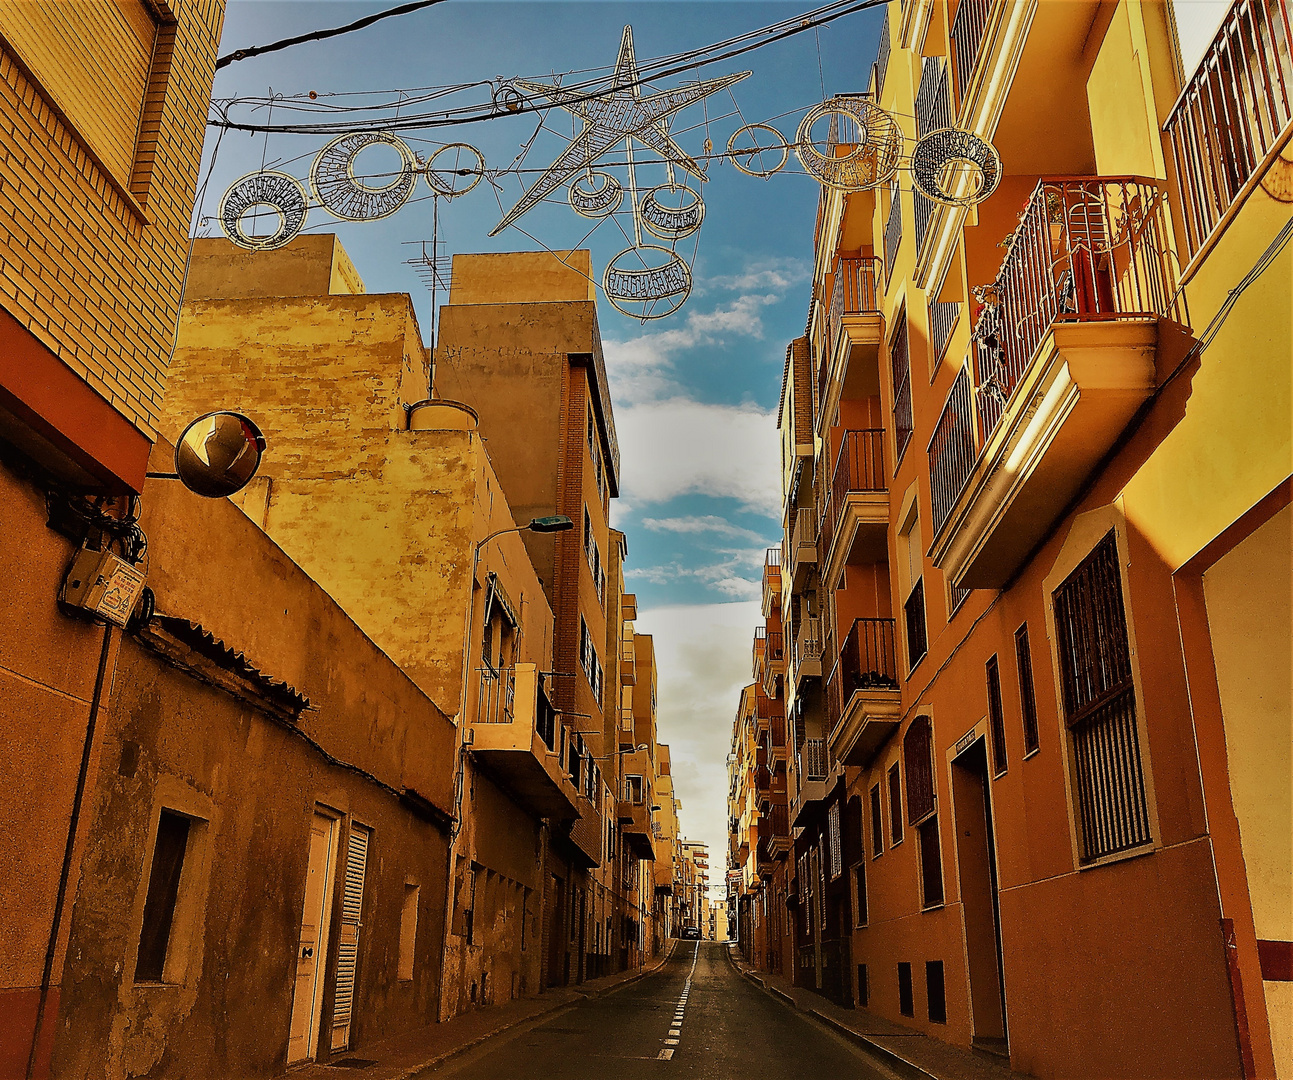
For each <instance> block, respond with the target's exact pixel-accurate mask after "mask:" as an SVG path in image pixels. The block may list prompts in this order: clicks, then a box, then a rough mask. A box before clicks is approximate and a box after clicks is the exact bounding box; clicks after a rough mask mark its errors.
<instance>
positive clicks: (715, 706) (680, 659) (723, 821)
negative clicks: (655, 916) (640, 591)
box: [635, 602, 760, 885]
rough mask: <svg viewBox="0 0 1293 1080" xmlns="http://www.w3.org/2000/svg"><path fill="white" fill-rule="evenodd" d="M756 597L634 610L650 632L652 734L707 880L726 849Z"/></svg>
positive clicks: (716, 873) (716, 881) (716, 876)
mask: <svg viewBox="0 0 1293 1080" xmlns="http://www.w3.org/2000/svg"><path fill="white" fill-rule="evenodd" d="M759 621H760V611H759V605H758V604H757V603H748V602H747V603H732V604H703V605H678V606H669V607H658V608H649V609H646V610H643V611H641V612H639V613H638V619H637V622H636V624H635V629H636V630H637V632H638V633H640V634H651V635H653V637H654V639H655V655H656V665H657V679H658V683H659V722H658V723H659V737H660V741H661V742H665V743H668V744H669V750H670V759H671V761H672V767H673V778H674V788H675V790H676V792H677V794H678V797H679V798H680V799H681V800H682V804H683V806H682V830H683V833H684V835H686V836H687V837H688V838H689V839H692V840H704V841H706V842H707V843H708V844H709V855H710V868H711V869H710V884H711V885H721V884H722V869H723V867H724V866H725V864H726V861H727V860H726V853H727V766H726V760H727V753H728V750H729V748H730V746H731V739H732V718H733V717H734V716H735V715H736V708H737V705H738V704H739V702H740V693H741V688H742V687H743V686H745V685H746V684H748V683H749V682H750V648H751V641H752V638H753V636H754V627H755V625H756V624H757V623H758V622H759Z"/></svg>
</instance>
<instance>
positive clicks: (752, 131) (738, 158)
mask: <svg viewBox="0 0 1293 1080" xmlns="http://www.w3.org/2000/svg"><path fill="white" fill-rule="evenodd" d="M760 133H762V134H763V135H764V136H771V138H770V139H767V142H768V143H769V145H768V146H763V145H761V144H760ZM746 143H752V144H753V145H751V146H749V147H748V148H747V146H746V145H744V144H746ZM764 154H769V155H771V156H772V157H773V158H775V159H776V162H777V163H776V164H775V165H772V166H768V165H766V164H765V159H764ZM727 155H728V157H729V158H730V159H731V162H732V164H733V165H735V166H736V167H737V169H739V170H740V171H741V172H743V173H745V175H746V176H757V177H759V178H760V179H764V180H766V179H767V178H768V177H769V176H771V175H772V174H773V173H778V172H780V171H781V170H782V169H784V168H785V167H786V162H787V161H789V160H790V144H789V143H787V142H786V137H785V136H784V135H782V134H781V132H780V131H778V130H777V129H776V128H774V127H773V126H772V125H771V124H746V125H745V127H741V128H737V129H736V130H735V131H734V132H732V137H731V138H730V139H728V140H727ZM756 158H757V159H758V162H759V164H758V165H757V166H756V165H755V164H754V162H755V159H756ZM742 159H744V160H742Z"/></svg>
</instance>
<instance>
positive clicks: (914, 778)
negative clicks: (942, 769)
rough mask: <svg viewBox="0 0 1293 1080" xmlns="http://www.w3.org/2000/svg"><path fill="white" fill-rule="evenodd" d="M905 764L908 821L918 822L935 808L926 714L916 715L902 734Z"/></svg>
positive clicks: (914, 823)
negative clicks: (905, 732)
mask: <svg viewBox="0 0 1293 1080" xmlns="http://www.w3.org/2000/svg"><path fill="white" fill-rule="evenodd" d="M902 756H903V762H904V764H905V765H906V766H907V823H908V824H909V825H918V824H919V823H920V822H921V821H923V820H924V819H925V818H927V817H928V816H929V815H930V814H932V813H933V812H934V767H933V732H932V730H931V729H930V725H929V717H928V716H918V717H916V719H915V720H913V721H912V722H911V724H910V725H909V726H908V728H907V734H906V735H904V736H903V738H902Z"/></svg>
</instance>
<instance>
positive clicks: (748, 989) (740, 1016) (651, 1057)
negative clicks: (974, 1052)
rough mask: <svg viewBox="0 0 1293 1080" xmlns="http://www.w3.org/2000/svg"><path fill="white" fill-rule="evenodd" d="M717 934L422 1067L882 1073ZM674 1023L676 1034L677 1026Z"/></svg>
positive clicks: (764, 1078)
mask: <svg viewBox="0 0 1293 1080" xmlns="http://www.w3.org/2000/svg"><path fill="white" fill-rule="evenodd" d="M726 952H727V946H726V945H723V944H718V943H715V942H680V943H679V944H678V947H677V948H676V949H675V951H674V955H673V956H672V957H671V958H670V959H669V961H668V962H667V963H666V964H664V966H663V967H661V968H660V970H659V971H658V972H656V973H655V974H654V975H652V976H650V977H648V978H646V979H643V980H641V981H640V982H637V983H634V984H633V985H631V986H629V987H628V988H627V989H625V990H622V991H620V992H619V993H615V994H610V995H607V996H606V997H603V998H597V999H595V1000H593V1001H590V1002H587V1003H585V1004H581V1005H576V1006H573V1007H572V1008H570V1009H568V1010H566V1011H564V1012H559V1013H557V1014H555V1015H553V1016H550V1017H547V1018H546V1019H544V1020H543V1021H542V1022H540V1023H538V1024H535V1025H534V1026H524V1027H522V1028H519V1029H517V1030H516V1031H514V1032H508V1033H506V1034H504V1035H501V1036H499V1037H498V1038H497V1039H491V1040H489V1041H488V1042H486V1043H485V1044H484V1045H482V1046H481V1047H480V1048H479V1049H477V1050H475V1051H472V1052H471V1053H468V1054H465V1055H463V1056H462V1057H458V1058H455V1059H453V1060H452V1061H450V1062H447V1063H445V1064H444V1065H443V1066H441V1067H440V1068H439V1069H436V1070H427V1071H426V1072H424V1073H420V1074H418V1075H419V1076H420V1077H431V1076H437V1077H440V1076H453V1077H464V1078H472V1080H496V1078H499V1077H507V1078H508V1080H531V1078H533V1080H547V1078H549V1077H561V1078H562V1080H602V1078H604V1077H608V1076H614V1077H616V1078H617V1080H637V1078H639V1077H642V1078H646V1077H661V1076H668V1075H670V1073H672V1074H673V1075H677V1076H688V1077H704V1078H714V1080H728V1078H730V1077H734V1076H739V1077H742V1078H743V1080H783V1078H786V1080H788V1078H790V1077H800V1076H822V1077H827V1076H829V1077H862V1078H866V1080H872V1078H879V1077H887V1076H889V1075H890V1074H889V1073H888V1072H886V1071H885V1070H883V1069H881V1068H879V1067H877V1066H876V1065H875V1064H873V1063H872V1062H871V1061H870V1060H869V1059H868V1058H866V1057H865V1056H864V1055H863V1054H862V1053H861V1052H860V1051H858V1050H856V1049H854V1048H853V1047H852V1046H850V1045H849V1043H848V1042H846V1041H845V1040H844V1039H842V1038H840V1037H838V1036H836V1035H833V1034H829V1033H826V1032H823V1031H822V1030H821V1029H820V1028H818V1027H816V1026H815V1025H813V1024H812V1023H811V1022H810V1021H808V1020H807V1019H805V1018H804V1017H803V1016H802V1015H801V1014H800V1013H797V1012H795V1011H794V1010H793V1009H789V1008H787V1007H785V1006H784V1005H782V1004H781V1003H780V1002H778V1001H776V1000H774V999H773V998H771V997H769V996H768V995H767V994H764V993H763V992H761V991H759V990H758V989H756V988H755V987H754V986H752V985H751V984H750V983H749V982H747V981H746V980H745V979H743V978H741V976H740V975H739V974H738V972H737V971H736V969H735V968H734V967H733V966H732V964H731V963H730V961H729V960H728V958H727V956H726V955H725V954H726ZM675 1032H676V1034H675Z"/></svg>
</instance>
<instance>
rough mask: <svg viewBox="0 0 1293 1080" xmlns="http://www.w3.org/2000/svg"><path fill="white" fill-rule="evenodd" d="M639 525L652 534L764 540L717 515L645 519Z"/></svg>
mask: <svg viewBox="0 0 1293 1080" xmlns="http://www.w3.org/2000/svg"><path fill="white" fill-rule="evenodd" d="M639 524H640V525H641V526H642V528H644V529H650V530H651V531H652V532H672V533H718V534H719V535H720V536H737V537H740V538H741V539H743V540H760V539H762V538H761V537H760V536H759V534H758V533H756V532H755V531H754V530H753V529H743V528H741V527H740V526H739V525H733V524H732V523H731V522H730V521H728V520H727V519H726V518H721V517H719V516H718V515H717V514H701V515H697V516H693V517H672V518H643V519H642V520H641V522H639Z"/></svg>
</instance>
